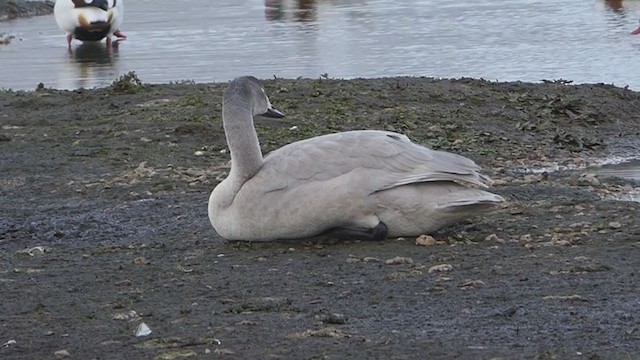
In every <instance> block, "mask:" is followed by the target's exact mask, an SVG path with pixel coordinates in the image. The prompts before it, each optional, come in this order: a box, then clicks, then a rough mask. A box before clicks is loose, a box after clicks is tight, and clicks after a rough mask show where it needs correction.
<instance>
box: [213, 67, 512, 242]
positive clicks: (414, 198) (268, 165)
mask: <svg viewBox="0 0 640 360" xmlns="http://www.w3.org/2000/svg"><path fill="white" fill-rule="evenodd" d="M255 115H263V116H266V117H275V118H281V117H284V114H283V113H282V112H280V111H279V110H277V109H276V108H274V107H273V106H272V105H271V102H270V101H269V98H268V97H267V94H266V93H265V90H264V88H263V87H262V86H261V84H260V81H259V80H258V79H256V78H255V77H252V76H243V77H239V78H236V79H234V80H233V81H231V83H230V84H229V86H228V87H227V89H226V90H225V92H224V96H223V105H222V119H223V126H224V131H225V135H226V139H227V144H228V146H229V150H230V152H231V170H230V171H229V175H228V176H227V178H225V179H224V180H223V181H222V182H220V183H219V184H218V185H217V186H216V187H215V188H214V189H213V191H212V192H211V195H210V197H209V204H208V215H209V220H210V221H211V225H213V228H214V229H215V230H216V232H217V233H218V234H219V235H220V236H222V237H223V238H225V239H227V240H247V241H268V240H277V239H302V238H310V237H316V236H319V235H322V236H332V237H339V238H344V237H350V238H354V239H363V240H382V239H384V238H386V237H398V236H419V235H421V234H425V233H431V232H434V231H436V230H438V229H440V228H443V227H446V226H449V225H452V224H455V223H457V222H459V221H461V220H463V219H465V218H468V217H470V216H474V215H477V214H480V213H483V212H485V211H487V210H489V209H492V208H494V207H495V206H496V205H497V204H499V203H501V202H503V201H504V199H503V198H502V197H501V196H499V195H496V194H492V193H490V192H487V191H485V190H481V189H479V188H476V187H483V188H486V187H488V185H489V184H490V183H491V180H490V179H489V178H488V177H487V176H485V175H483V174H481V173H480V172H479V170H480V168H479V166H478V165H476V164H475V163H474V162H473V161H472V160H470V159H468V158H465V157H463V156H460V155H456V154H452V153H448V152H442V151H434V150H431V149H428V148H426V147H424V146H420V145H417V144H415V143H412V142H411V141H410V140H409V138H407V137H406V136H404V135H402V134H398V133H395V132H389V131H377V130H359V131H347V132H340V133H335V134H329V135H323V136H318V137H314V138H310V139H306V140H302V141H298V142H294V143H291V144H288V145H286V146H284V147H282V148H280V149H277V150H275V151H273V152H271V153H269V154H268V155H267V156H266V157H264V158H263V157H262V152H261V150H260V144H259V142H258V135H257V133H256V130H255V127H254V122H253V117H254V116H255Z"/></svg>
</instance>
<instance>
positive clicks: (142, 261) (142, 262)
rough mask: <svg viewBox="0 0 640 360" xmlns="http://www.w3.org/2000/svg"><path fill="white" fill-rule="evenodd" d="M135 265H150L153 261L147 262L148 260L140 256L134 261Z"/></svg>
mask: <svg viewBox="0 0 640 360" xmlns="http://www.w3.org/2000/svg"><path fill="white" fill-rule="evenodd" d="M133 263H134V264H136V265H148V264H150V263H151V261H149V260H147V258H145V257H144V256H138V257H137V258H135V259H133Z"/></svg>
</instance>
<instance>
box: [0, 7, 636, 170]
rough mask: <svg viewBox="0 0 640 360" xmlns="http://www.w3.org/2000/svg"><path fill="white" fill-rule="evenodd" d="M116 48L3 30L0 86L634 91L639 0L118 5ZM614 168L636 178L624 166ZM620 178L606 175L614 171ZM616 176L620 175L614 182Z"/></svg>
mask: <svg viewBox="0 0 640 360" xmlns="http://www.w3.org/2000/svg"><path fill="white" fill-rule="evenodd" d="M125 8H126V15H125V21H124V25H123V29H122V30H123V32H124V33H125V34H127V35H128V37H129V39H128V40H126V41H124V42H122V43H121V44H120V45H119V46H118V47H117V48H114V49H107V48H106V46H105V45H104V42H102V43H98V44H90V45H80V43H79V42H75V43H74V44H75V45H74V49H73V52H72V53H71V54H69V53H68V52H67V47H66V41H65V36H64V34H63V33H62V32H61V31H60V30H59V29H58V28H57V25H56V24H55V20H54V18H53V15H49V16H41V17H34V18H27V19H17V20H13V21H6V22H0V34H2V33H9V34H11V35H14V36H16V39H14V41H12V43H11V44H10V45H7V46H0V88H12V89H34V88H35V87H36V86H37V84H38V83H40V82H42V83H44V84H45V85H46V86H47V87H53V88H63V89H74V88H79V87H85V88H91V87H96V86H105V85H108V84H110V83H111V82H112V81H113V80H114V79H115V78H117V77H118V76H119V75H121V74H123V73H126V72H128V71H132V70H133V71H135V72H136V73H137V74H138V76H139V77H140V78H141V79H142V80H143V81H144V82H148V83H166V82H169V81H180V80H194V81H196V82H212V81H226V80H230V79H232V78H234V77H236V76H239V75H245V74H251V75H255V76H257V77H261V78H269V77H272V76H278V77H285V78H296V77H299V76H303V77H318V76H320V75H321V74H328V75H329V76H330V77H334V78H354V77H381V76H398V75H415V76H417V75H422V76H431V77H462V76H466V77H475V78H484V79H489V80H503V81H510V80H523V81H534V82H536V81H540V80H542V79H559V78H563V79H568V80H573V81H575V82H577V83H582V82H589V83H596V82H603V83H614V84H616V85H618V86H626V85H628V86H630V87H631V88H632V89H636V90H640V71H637V66H638V65H637V59H638V57H639V55H640V36H631V35H630V34H629V33H630V32H631V31H632V30H634V29H635V28H636V27H637V26H638V18H639V17H640V1H631V0H625V1H621V0H611V1H605V0H591V1H589V0H564V1H558V0H556V1H552V0H457V1H440V0H402V1H398V0H317V1H316V0H286V1H283V0H215V1H214V0H153V1H151V0H127V2H126V4H125ZM632 164H635V165H632V167H631V168H629V169H625V170H623V175H624V174H628V173H631V174H633V175H632V176H633V177H635V178H636V179H637V178H638V176H640V166H639V165H638V163H637V162H636V163H632ZM611 171H616V170H611ZM624 176H626V175H624Z"/></svg>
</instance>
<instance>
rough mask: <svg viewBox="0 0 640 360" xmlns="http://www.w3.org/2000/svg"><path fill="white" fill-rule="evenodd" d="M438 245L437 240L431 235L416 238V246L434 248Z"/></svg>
mask: <svg viewBox="0 0 640 360" xmlns="http://www.w3.org/2000/svg"><path fill="white" fill-rule="evenodd" d="M435 244H436V239H434V238H433V236H429V235H424V234H423V235H420V236H418V237H417V238H416V245H419V246H433V245H435Z"/></svg>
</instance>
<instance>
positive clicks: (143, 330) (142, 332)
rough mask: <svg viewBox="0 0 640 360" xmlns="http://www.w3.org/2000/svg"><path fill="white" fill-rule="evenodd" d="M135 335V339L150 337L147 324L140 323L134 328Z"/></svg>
mask: <svg viewBox="0 0 640 360" xmlns="http://www.w3.org/2000/svg"><path fill="white" fill-rule="evenodd" d="M135 335H136V337H141V336H149V335H151V329H150V328H149V327H148V326H147V324H145V323H140V325H138V327H137V328H136V333H135Z"/></svg>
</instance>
